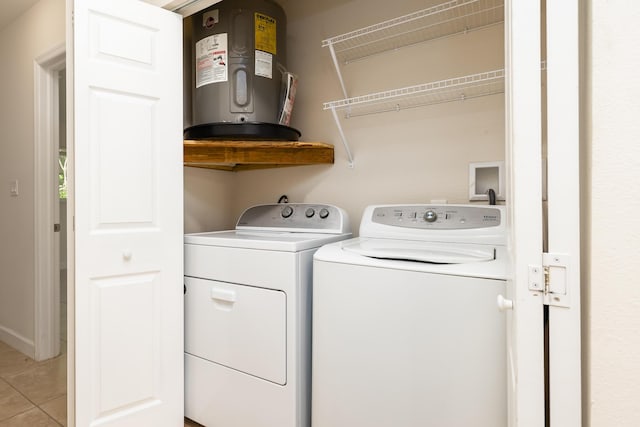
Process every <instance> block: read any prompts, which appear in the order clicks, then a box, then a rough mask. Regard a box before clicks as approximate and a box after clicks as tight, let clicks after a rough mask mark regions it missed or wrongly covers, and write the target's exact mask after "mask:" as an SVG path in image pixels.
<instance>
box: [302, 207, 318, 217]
mask: <svg viewBox="0 0 640 427" xmlns="http://www.w3.org/2000/svg"><path fill="white" fill-rule="evenodd" d="M315 214H316V211H315V210H314V209H313V208H309V209H307V210H306V211H305V212H304V215H305V216H306V217H307V218H313V216H314V215H315Z"/></svg>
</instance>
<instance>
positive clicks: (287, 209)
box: [282, 206, 293, 218]
mask: <svg viewBox="0 0 640 427" xmlns="http://www.w3.org/2000/svg"><path fill="white" fill-rule="evenodd" d="M291 215H293V208H292V207H291V206H286V207H285V208H284V209H282V218H289V217H290V216H291Z"/></svg>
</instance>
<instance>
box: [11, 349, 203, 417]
mask: <svg viewBox="0 0 640 427" xmlns="http://www.w3.org/2000/svg"><path fill="white" fill-rule="evenodd" d="M64 345H65V346H66V343H64ZM66 425H67V355H66V350H63V354H62V355H60V356H58V357H56V358H54V359H49V360H45V361H43V362H36V361H35V360H33V359H31V358H29V357H27V356H25V355H24V354H22V353H20V352H19V351H17V350H14V349H13V348H11V347H10V346H8V345H7V344H5V343H3V342H2V341H0V427H60V426H66ZM184 426H185V427H200V424H198V423H196V422H193V421H191V420H189V419H187V418H185V419H184Z"/></svg>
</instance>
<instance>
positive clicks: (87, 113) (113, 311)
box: [68, 0, 183, 427]
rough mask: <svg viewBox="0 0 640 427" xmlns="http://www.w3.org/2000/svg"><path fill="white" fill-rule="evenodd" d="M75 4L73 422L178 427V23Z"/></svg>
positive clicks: (110, 4)
mask: <svg viewBox="0 0 640 427" xmlns="http://www.w3.org/2000/svg"><path fill="white" fill-rule="evenodd" d="M68 4H69V5H71V4H72V5H73V11H72V13H73V15H72V16H73V31H72V37H70V39H71V40H72V46H69V47H70V49H69V50H68V52H70V53H71V52H72V53H73V55H72V56H71V55H70V59H71V64H72V68H71V67H70V68H71V71H72V72H71V73H70V80H71V81H72V82H73V92H74V93H73V102H74V105H73V118H72V121H73V127H72V128H71V129H72V131H73V132H72V135H71V136H72V145H71V146H70V147H69V150H70V155H71V156H72V161H73V168H74V174H73V185H74V187H73V190H72V192H71V197H72V199H73V200H72V201H73V204H72V206H74V214H75V235H74V245H75V269H74V272H75V277H74V281H75V294H74V297H75V313H74V314H75V336H74V338H73V339H74V342H75V369H72V371H75V384H74V385H75V411H73V410H72V412H71V413H70V415H72V414H73V415H72V416H71V417H70V418H75V420H73V419H72V420H71V423H72V425H73V424H74V421H75V425H77V426H83V427H84V426H94V425H105V426H154V427H157V426H180V425H182V422H183V421H182V419H183V295H182V290H183V277H182V276H183V266H182V263H183V256H182V235H183V230H182V227H183V219H182V200H183V196H182V188H183V185H182V42H181V33H182V19H181V17H179V16H178V15H176V14H173V13H171V12H167V11H165V10H162V9H160V8H157V7H153V6H149V5H147V4H144V3H141V2H137V1H131V0H109V1H101V0H72V3H71V2H69V3H68ZM68 13H70V12H68ZM72 363H73V362H72ZM72 367H73V366H72Z"/></svg>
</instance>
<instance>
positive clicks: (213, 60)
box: [196, 33, 229, 88]
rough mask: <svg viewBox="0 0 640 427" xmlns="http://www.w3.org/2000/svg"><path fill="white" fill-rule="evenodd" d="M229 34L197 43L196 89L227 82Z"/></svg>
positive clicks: (217, 35) (215, 36)
mask: <svg viewBox="0 0 640 427" xmlns="http://www.w3.org/2000/svg"><path fill="white" fill-rule="evenodd" d="M228 52H229V51H228V50H227V33H222V34H214V35H212V36H209V37H205V38H204V39H202V40H200V41H199V42H197V43H196V88H198V87H201V86H204V85H208V84H211V83H218V82H226V81H227V68H228V67H227V56H228Z"/></svg>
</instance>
